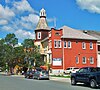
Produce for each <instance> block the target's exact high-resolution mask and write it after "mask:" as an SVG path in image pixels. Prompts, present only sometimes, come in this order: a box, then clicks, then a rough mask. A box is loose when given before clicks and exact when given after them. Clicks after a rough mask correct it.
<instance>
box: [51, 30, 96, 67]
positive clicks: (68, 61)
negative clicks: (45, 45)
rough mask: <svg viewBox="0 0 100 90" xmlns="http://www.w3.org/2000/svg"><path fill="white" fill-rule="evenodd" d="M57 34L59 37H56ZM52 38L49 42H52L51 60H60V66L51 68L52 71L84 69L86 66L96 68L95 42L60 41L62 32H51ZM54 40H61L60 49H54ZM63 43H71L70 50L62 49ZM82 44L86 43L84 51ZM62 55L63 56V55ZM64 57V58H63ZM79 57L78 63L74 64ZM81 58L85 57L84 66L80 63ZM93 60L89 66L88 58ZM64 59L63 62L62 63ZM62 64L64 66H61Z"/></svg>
mask: <svg viewBox="0 0 100 90" xmlns="http://www.w3.org/2000/svg"><path fill="white" fill-rule="evenodd" d="M56 32H58V33H59V35H58V36H56V35H55V33H56ZM51 33H52V36H51V38H50V40H52V49H51V50H52V58H62V66H53V65H52V68H53V69H63V68H64V69H66V68H68V67H71V66H73V67H79V68H80V67H86V66H97V50H96V49H97V47H96V41H89V40H76V39H61V36H62V30H55V29H52V30H51ZM54 40H61V43H62V45H61V47H62V48H54ZM63 41H67V42H68V41H71V45H72V46H71V48H64V49H63ZM82 42H85V43H86V49H85V50H84V49H82ZM90 42H92V43H93V49H92V50H91V49H90ZM63 53H64V54H63ZM63 56H64V58H63ZM76 56H78V57H79V63H78V64H76V59H75V57H76ZM82 57H86V61H87V62H86V64H83V63H82ZM90 57H93V58H94V64H90V61H89V58H90ZM63 59H64V62H63ZM63 63H64V66H63Z"/></svg>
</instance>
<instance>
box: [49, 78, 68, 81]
mask: <svg viewBox="0 0 100 90" xmlns="http://www.w3.org/2000/svg"><path fill="white" fill-rule="evenodd" d="M50 80H53V81H60V82H70V78H61V77H50Z"/></svg>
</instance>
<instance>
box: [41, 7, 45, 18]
mask: <svg viewBox="0 0 100 90" xmlns="http://www.w3.org/2000/svg"><path fill="white" fill-rule="evenodd" d="M40 17H45V18H46V11H45V10H44V8H42V9H41V10H40Z"/></svg>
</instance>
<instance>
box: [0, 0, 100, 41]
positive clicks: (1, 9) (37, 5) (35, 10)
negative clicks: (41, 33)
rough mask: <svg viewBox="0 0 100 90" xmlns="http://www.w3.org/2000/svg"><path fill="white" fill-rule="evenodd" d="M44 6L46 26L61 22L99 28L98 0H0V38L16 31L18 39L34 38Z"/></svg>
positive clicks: (60, 24)
mask: <svg viewBox="0 0 100 90" xmlns="http://www.w3.org/2000/svg"><path fill="white" fill-rule="evenodd" d="M42 8H44V9H45V10H46V14H47V21H48V25H49V27H54V18H56V28H57V29H58V28H60V27H62V26H64V25H66V26H69V27H72V28H74V29H78V30H95V31H100V0H0V38H4V37H5V36H6V34H8V33H15V34H16V36H17V38H19V42H22V41H23V40H24V39H26V38H31V39H34V38H35V34H34V29H35V27H36V25H37V23H38V20H39V12H40V10H41V9H42Z"/></svg>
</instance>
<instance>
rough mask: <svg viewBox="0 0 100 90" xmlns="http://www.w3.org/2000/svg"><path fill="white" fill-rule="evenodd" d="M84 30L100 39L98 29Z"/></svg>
mask: <svg viewBox="0 0 100 90" xmlns="http://www.w3.org/2000/svg"><path fill="white" fill-rule="evenodd" d="M83 32H84V33H86V34H88V35H91V36H93V37H96V38H98V40H99V41H100V32H97V31H93V30H92V31H90V30H89V31H88V30H85V31H84V30H83Z"/></svg>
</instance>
